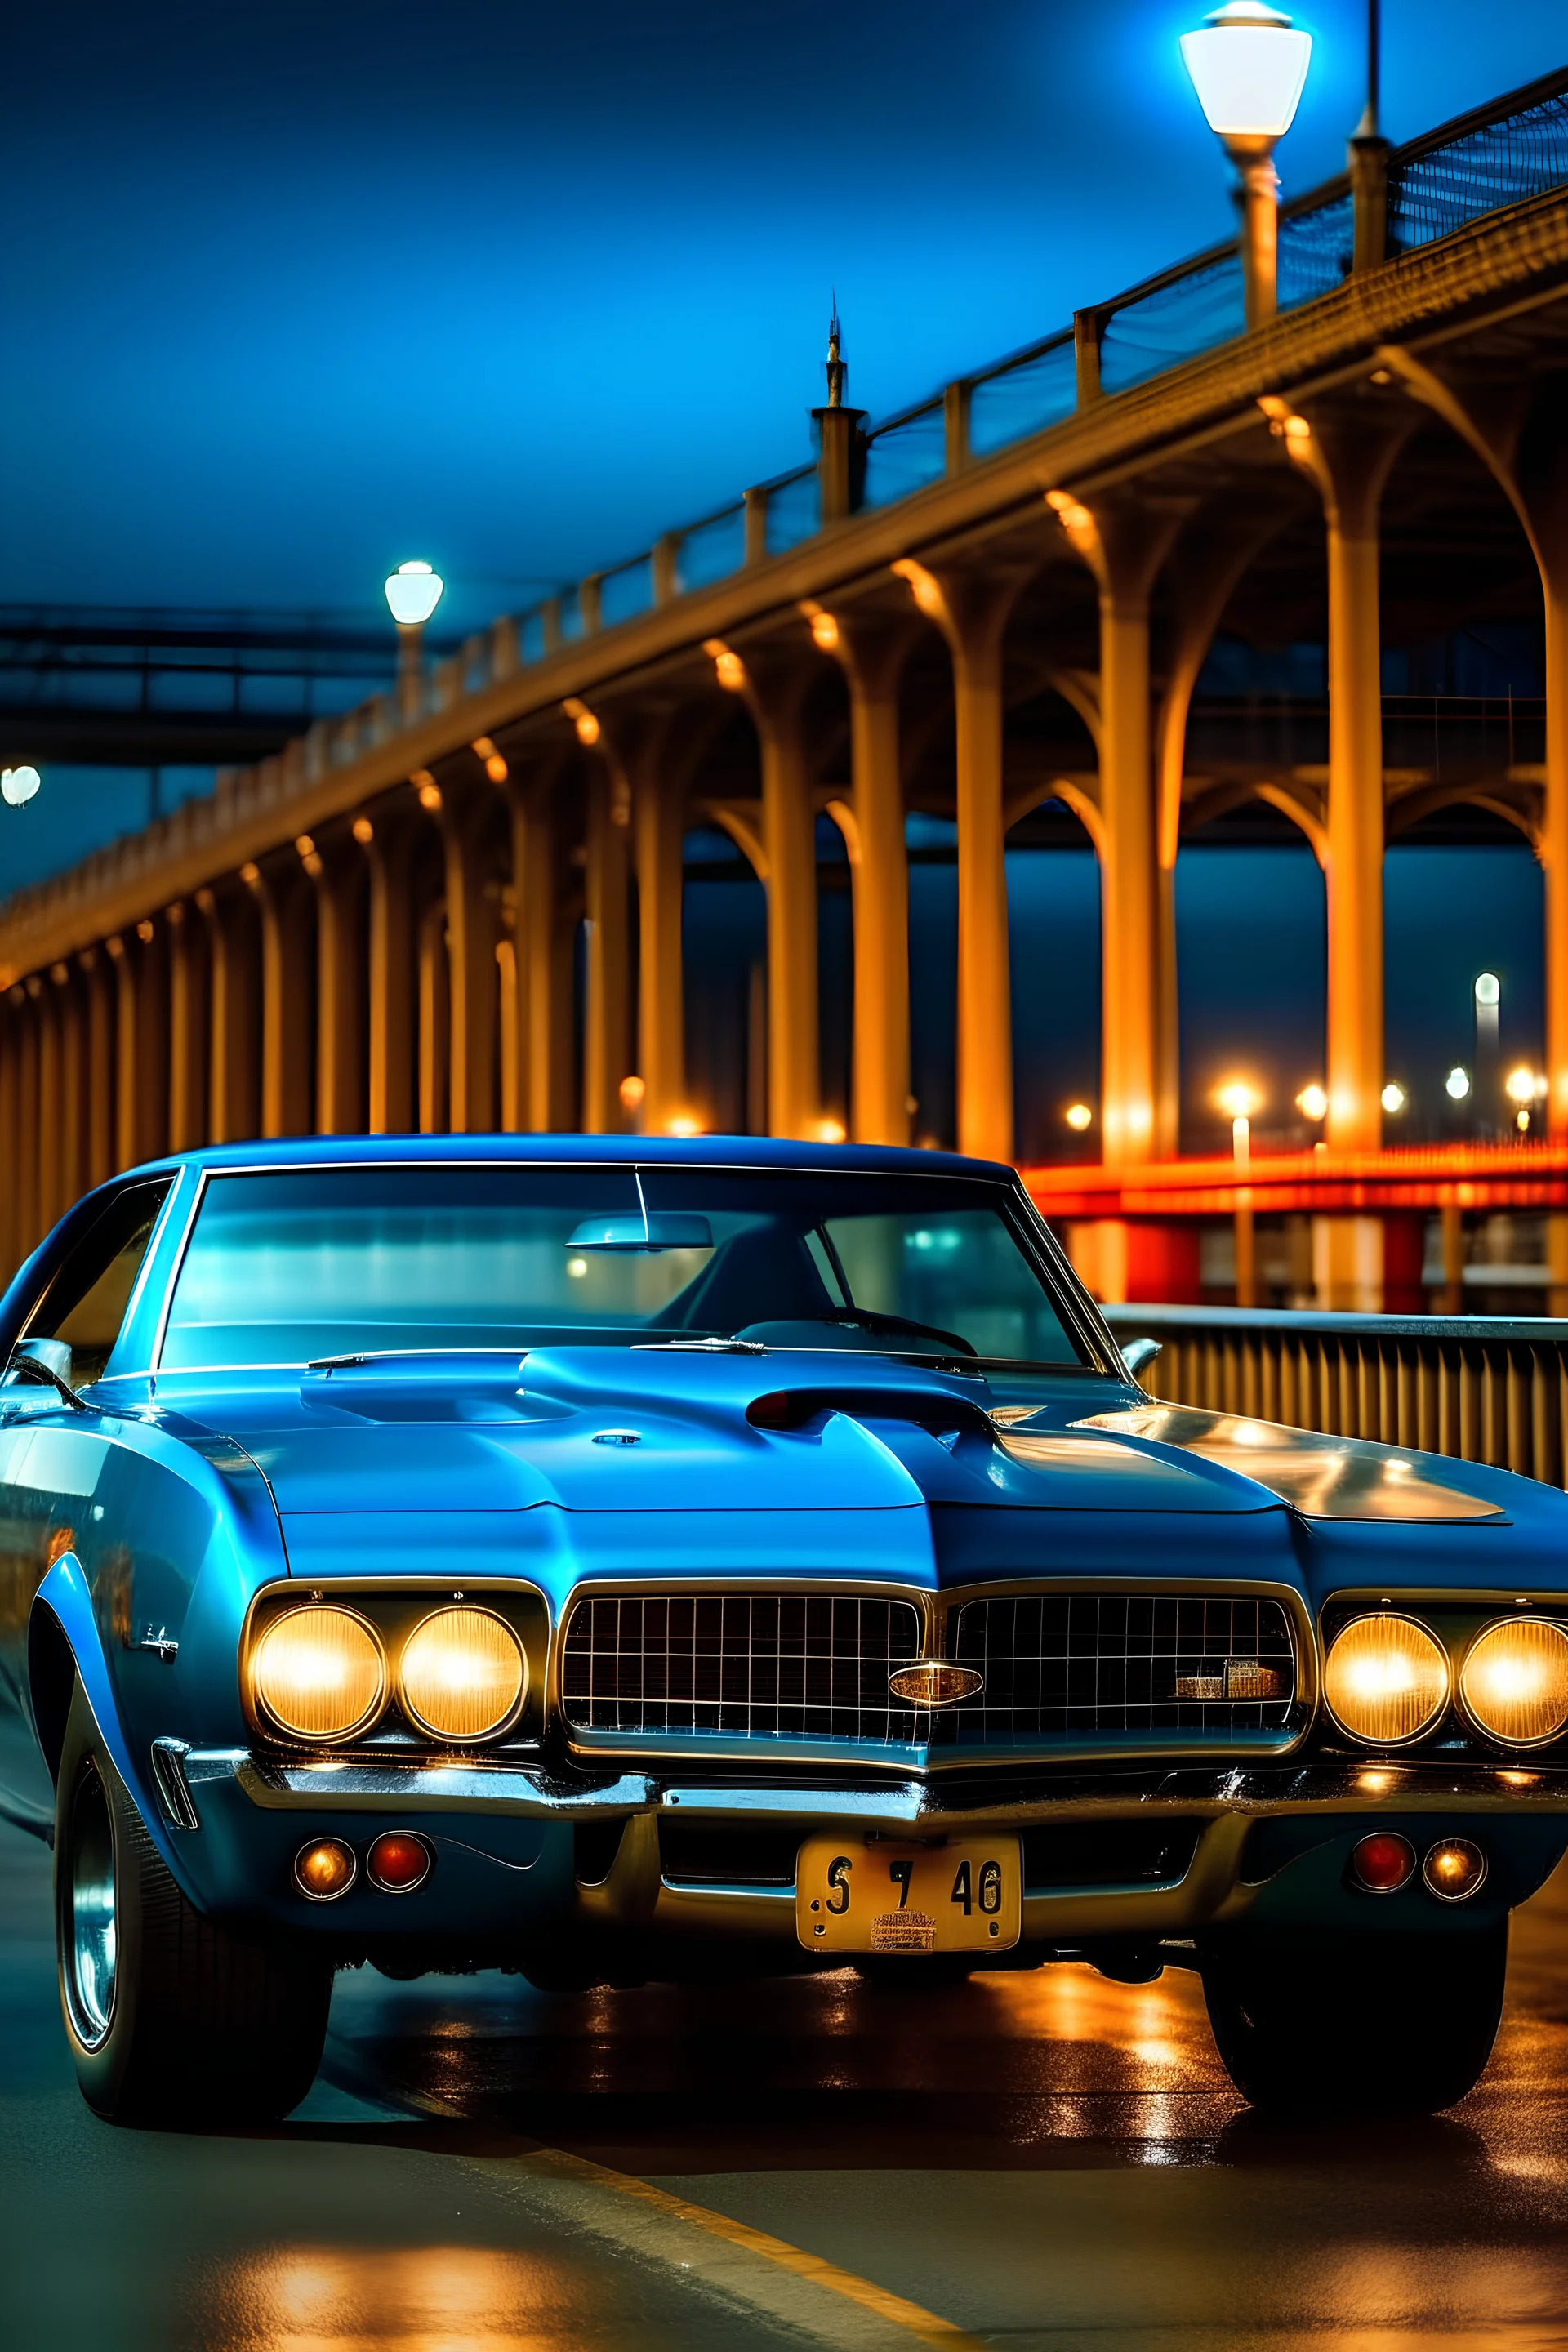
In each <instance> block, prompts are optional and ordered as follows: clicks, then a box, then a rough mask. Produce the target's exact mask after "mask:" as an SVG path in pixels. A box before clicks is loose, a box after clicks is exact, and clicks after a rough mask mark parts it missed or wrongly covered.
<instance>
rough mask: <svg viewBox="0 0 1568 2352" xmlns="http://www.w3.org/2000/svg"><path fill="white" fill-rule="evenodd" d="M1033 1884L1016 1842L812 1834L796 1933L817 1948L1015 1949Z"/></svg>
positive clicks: (803, 1852)
mask: <svg viewBox="0 0 1568 2352" xmlns="http://www.w3.org/2000/svg"><path fill="white" fill-rule="evenodd" d="M1023 1878H1024V1873H1023V1860H1022V1852H1021V1849H1020V1846H1019V1843H1018V1840H1017V1839H1016V1838H1010V1837H998V1838H978V1839H966V1840H964V1841H963V1842H962V1843H957V1842H955V1843H952V1844H951V1845H895V1844H893V1843H890V1842H889V1843H883V1842H882V1841H881V1840H880V1839H875V1840H871V1841H867V1840H864V1839H858V1838H831V1837H814V1838H807V1840H806V1842H805V1844H804V1845H803V1846H802V1847H801V1849H800V1853H799V1855H798V1857H797V1859H796V1862H795V1934H796V1935H797V1936H798V1937H799V1938H800V1940H801V1942H802V1943H803V1944H804V1945H805V1948H806V1949H807V1950H808V1951H813V1952H823V1951H826V1952H1005V1950H1006V1949H1007V1948H1008V1947H1009V1945H1012V1944H1016V1942H1017V1940H1018V1937H1019V1935H1020V1934H1021V1932H1022V1928H1023Z"/></svg>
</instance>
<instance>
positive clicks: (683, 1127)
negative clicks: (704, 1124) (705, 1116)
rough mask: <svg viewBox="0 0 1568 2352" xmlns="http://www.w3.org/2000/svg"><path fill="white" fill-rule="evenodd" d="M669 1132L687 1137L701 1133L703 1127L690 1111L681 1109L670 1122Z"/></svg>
mask: <svg viewBox="0 0 1568 2352" xmlns="http://www.w3.org/2000/svg"><path fill="white" fill-rule="evenodd" d="M701 1132H702V1129H701V1128H700V1126H699V1125H698V1122H697V1121H696V1119H694V1118H692V1117H691V1116H690V1114H689V1112H688V1111H679V1112H678V1113H677V1114H676V1116H675V1118H672V1119H671V1120H670V1121H669V1122H668V1133H669V1134H671V1135H679V1136H680V1137H682V1138H685V1137H687V1136H692V1135H700V1134H701Z"/></svg>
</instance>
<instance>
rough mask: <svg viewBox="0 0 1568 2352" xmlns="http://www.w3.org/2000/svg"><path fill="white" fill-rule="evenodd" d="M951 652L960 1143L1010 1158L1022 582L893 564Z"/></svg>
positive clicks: (1017, 577)
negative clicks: (1013, 633)
mask: <svg viewBox="0 0 1568 2352" xmlns="http://www.w3.org/2000/svg"><path fill="white" fill-rule="evenodd" d="M893 569H894V571H895V572H898V573H899V574H900V576H901V577H902V578H903V579H905V580H907V581H908V582H909V583H910V593H911V594H912V595H913V597H914V600H915V603H916V604H917V605H918V606H919V607H920V610H921V612H922V613H923V614H925V615H926V617H927V619H928V620H931V621H934V622H935V624H936V625H937V626H938V627H939V628H940V629H941V631H942V635H943V636H944V637H945V638H946V640H947V646H948V651H949V653H950V655H951V656H952V700H953V726H954V748H955V760H954V778H953V782H954V795H955V802H956V808H957V816H958V1084H957V1089H956V1092H957V1100H958V1148H959V1150H961V1151H970V1152H973V1153H975V1154H976V1155H977V1156H978V1157H979V1158H981V1159H983V1160H1011V1159H1012V1157H1013V1004H1012V992H1011V983H1010V974H1009V958H1008V940H1007V868H1006V859H1005V850H1006V838H1007V825H1006V814H1005V803H1004V795H1003V773H1002V747H1003V702H1002V639H1003V635H1004V633H1005V629H1006V626H1007V619H1008V615H1009V614H1010V613H1011V612H1012V609H1013V606H1014V604H1016V601H1017V598H1018V594H1019V592H1020V590H1021V589H1022V587H1023V585H1024V578H1025V577H1026V575H1023V574H1020V573H1017V572H1004V573H1003V574H1001V575H1000V576H997V575H994V574H992V575H988V576H987V577H986V578H984V579H972V578H969V577H967V576H963V575H960V574H957V573H953V574H948V575H944V576H942V577H939V576H938V575H937V574H936V573H934V572H930V571H928V570H927V569H926V568H925V566H924V565H923V564H919V563H915V562H910V561H908V560H903V559H901V560H900V562H897V563H895V564H894V566H893Z"/></svg>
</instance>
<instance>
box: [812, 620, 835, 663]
mask: <svg viewBox="0 0 1568 2352" xmlns="http://www.w3.org/2000/svg"><path fill="white" fill-rule="evenodd" d="M811 634H812V636H813V638H814V639H815V640H816V644H817V645H819V646H821V648H822V650H823V652H824V653H825V654H835V653H837V651H838V624H837V621H836V620H835V619H834V617H833V615H832V614H831V613H813V614H812V615H811Z"/></svg>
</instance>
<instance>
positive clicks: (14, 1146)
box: [0, 987, 27, 1282]
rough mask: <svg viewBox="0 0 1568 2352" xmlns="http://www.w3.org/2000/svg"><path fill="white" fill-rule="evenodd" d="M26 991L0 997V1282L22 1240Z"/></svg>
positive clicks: (16, 990) (14, 1260) (20, 1252)
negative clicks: (23, 1040)
mask: <svg viewBox="0 0 1568 2352" xmlns="http://www.w3.org/2000/svg"><path fill="white" fill-rule="evenodd" d="M26 1001H27V999H26V991H25V990H24V989H22V988H20V987H16V988H8V989H7V990H6V991H5V995H4V996H3V997H0V1138H4V1141H3V1142H0V1154H3V1155H4V1158H3V1162H0V1282H9V1280H10V1278H11V1275H12V1271H13V1269H14V1268H15V1267H16V1265H18V1263H19V1262H20V1260H21V1258H22V1255H23V1251H24V1244H23V1240H22V1231H21V1223H20V1217H19V1214H18V1212H19V1210H20V1206H21V1192H22V1161H23V1159H24V1157H25V1155H26V1140H27V1129H26V1126H25V1125H24V1123H23V1113H22V1086H21V1077H22V1056H21V1043H22V1022H23V1019H24V1017H25V1015H24V1010H23V1008H24V1007H25V1006H26Z"/></svg>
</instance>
